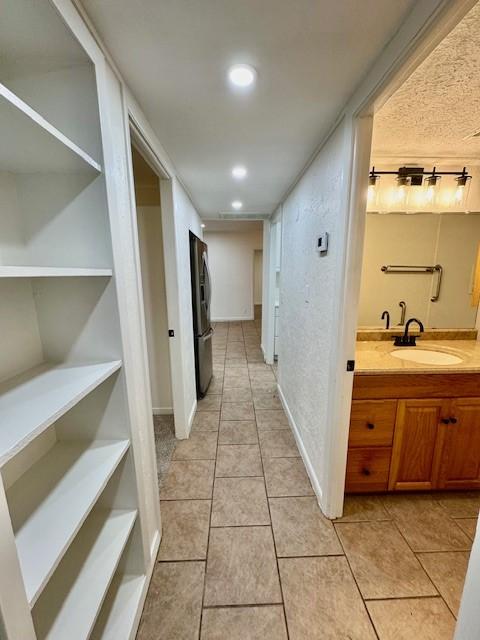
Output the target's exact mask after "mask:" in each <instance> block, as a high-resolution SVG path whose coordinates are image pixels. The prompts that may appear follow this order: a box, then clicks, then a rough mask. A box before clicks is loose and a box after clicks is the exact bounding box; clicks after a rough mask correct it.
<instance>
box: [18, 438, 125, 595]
mask: <svg viewBox="0 0 480 640" xmlns="http://www.w3.org/2000/svg"><path fill="white" fill-rule="evenodd" d="M128 447H129V442H128V440H120V441H113V442H111V441H96V442H92V443H89V444H87V445H86V444H85V443H82V442H69V441H67V442H61V441H60V442H58V443H57V444H56V445H55V446H53V447H52V449H50V451H49V452H48V453H47V454H46V455H45V456H44V457H43V458H42V459H40V460H39V461H38V462H36V463H35V464H34V465H33V466H32V467H31V468H30V469H29V470H28V471H27V472H26V473H24V474H23V475H22V476H21V477H20V478H19V479H18V480H17V482H15V483H14V484H13V486H12V487H11V488H10V489H9V490H8V491H7V500H8V502H9V504H10V505H11V508H10V514H11V518H12V524H13V529H14V532H15V541H16V544H17V551H18V557H19V561H20V566H21V569H22V574H23V579H24V582H25V590H26V592H27V598H28V601H29V604H30V605H31V606H32V605H33V604H35V601H36V600H37V598H38V596H39V595H40V593H41V591H42V589H43V588H44V586H45V584H46V583H47V581H48V579H49V578H50V576H51V575H52V573H53V571H54V570H55V568H56V567H57V566H58V564H59V562H60V561H61V559H62V557H63V555H64V553H65V551H66V550H67V549H68V546H69V545H70V543H71V541H72V540H73V539H74V537H75V536H76V534H77V533H78V531H79V529H80V527H81V526H82V524H83V522H84V521H85V519H86V518H87V516H88V514H89V513H90V511H91V509H92V507H93V506H94V505H95V503H96V501H97V500H98V498H99V496H100V494H101V493H102V491H103V489H104V488H105V487H106V485H107V482H108V481H109V479H110V478H111V476H112V474H113V473H114V471H115V470H116V468H117V467H118V465H119V463H120V461H121V460H122V458H123V456H124V455H125V453H126V452H127V450H128ZM59 514H61V518H59V517H58V515H59Z"/></svg>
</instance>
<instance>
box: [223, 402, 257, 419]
mask: <svg viewBox="0 0 480 640" xmlns="http://www.w3.org/2000/svg"><path fill="white" fill-rule="evenodd" d="M220 420H255V413H254V411H253V403H252V402H251V401H250V402H225V403H223V404H222V411H221V413H220Z"/></svg>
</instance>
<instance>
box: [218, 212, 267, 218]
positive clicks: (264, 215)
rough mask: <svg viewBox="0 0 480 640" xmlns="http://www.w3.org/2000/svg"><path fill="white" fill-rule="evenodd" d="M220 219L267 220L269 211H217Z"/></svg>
mask: <svg viewBox="0 0 480 640" xmlns="http://www.w3.org/2000/svg"><path fill="white" fill-rule="evenodd" d="M218 217H219V218H220V220H268V218H270V214H269V213H219V214H218Z"/></svg>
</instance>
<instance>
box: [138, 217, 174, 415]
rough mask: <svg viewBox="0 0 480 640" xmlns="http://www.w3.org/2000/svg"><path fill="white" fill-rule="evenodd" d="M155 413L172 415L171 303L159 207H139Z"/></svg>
mask: <svg viewBox="0 0 480 640" xmlns="http://www.w3.org/2000/svg"><path fill="white" fill-rule="evenodd" d="M137 221H138V240H139V243H140V261H141V268H142V285H143V302H144V305H145V327H146V331H147V344H148V364H149V371H150V385H151V388H152V404H153V413H172V411H173V409H172V386H171V382H170V375H171V374H170V356H169V343H168V340H169V338H168V318H167V300H166V292H165V269H164V257H163V235H162V212H161V208H160V207H159V206H137Z"/></svg>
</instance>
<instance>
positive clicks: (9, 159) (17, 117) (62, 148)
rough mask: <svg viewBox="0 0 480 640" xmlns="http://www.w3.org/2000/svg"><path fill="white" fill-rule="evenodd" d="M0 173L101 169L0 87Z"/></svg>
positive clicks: (40, 117)
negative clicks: (0, 133) (0, 140)
mask: <svg viewBox="0 0 480 640" xmlns="http://www.w3.org/2000/svg"><path fill="white" fill-rule="evenodd" d="M0 130H1V131H2V144H1V145H0V171H10V172H12V173H37V172H41V173H65V172H66V173H69V172H70V173H84V172H88V171H95V172H99V171H101V167H100V165H99V164H98V162H96V161H95V160H93V158H91V157H90V156H89V155H88V153H86V152H85V151H83V150H82V149H81V148H80V147H79V146H78V145H76V144H75V143H74V142H72V141H71V140H69V138H67V137H66V136H65V135H63V133H61V132H60V131H58V129H56V128H55V127H54V126H52V125H51V124H50V123H49V122H47V120H45V118H43V117H42V116H41V115H40V114H39V113H37V112H36V111H34V109H31V108H30V107H29V106H28V105H27V104H26V103H25V102H23V100H20V98H19V97H18V96H16V95H15V94H14V93H12V92H11V91H10V90H9V89H7V87H5V86H4V85H2V84H0Z"/></svg>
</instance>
